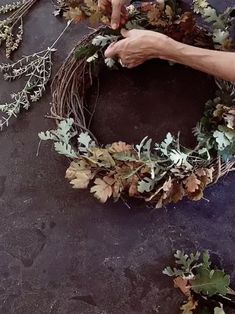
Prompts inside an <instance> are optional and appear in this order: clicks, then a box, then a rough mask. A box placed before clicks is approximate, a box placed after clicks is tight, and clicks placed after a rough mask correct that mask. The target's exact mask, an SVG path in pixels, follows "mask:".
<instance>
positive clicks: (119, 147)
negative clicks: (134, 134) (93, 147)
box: [109, 141, 132, 153]
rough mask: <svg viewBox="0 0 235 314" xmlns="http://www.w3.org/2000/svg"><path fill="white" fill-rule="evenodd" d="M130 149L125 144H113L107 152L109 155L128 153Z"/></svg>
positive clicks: (130, 147) (129, 146)
mask: <svg viewBox="0 0 235 314" xmlns="http://www.w3.org/2000/svg"><path fill="white" fill-rule="evenodd" d="M131 149H132V146H131V145H129V144H126V143H125V142H121V141H120V142H115V143H113V144H112V145H111V146H110V148H109V151H110V152H111V153H121V152H127V151H130V150H131Z"/></svg>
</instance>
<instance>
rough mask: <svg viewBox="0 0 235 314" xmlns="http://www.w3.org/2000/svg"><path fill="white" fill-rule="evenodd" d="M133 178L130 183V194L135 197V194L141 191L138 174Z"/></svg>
mask: <svg viewBox="0 0 235 314" xmlns="http://www.w3.org/2000/svg"><path fill="white" fill-rule="evenodd" d="M131 179H132V180H131V184H130V187H129V196H130V197H133V196H135V195H138V194H139V192H138V182H139V178H138V176H136V175H134V176H133V177H132V178H131Z"/></svg>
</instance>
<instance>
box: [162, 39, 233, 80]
mask: <svg viewBox="0 0 235 314" xmlns="http://www.w3.org/2000/svg"><path fill="white" fill-rule="evenodd" d="M169 41H171V43H169V46H171V49H170V51H171V55H170V56H169V59H171V60H172V61H174V62H177V63H181V64H184V65H187V66H190V67H192V68H194V69H196V70H200V71H202V72H205V73H208V74H211V75H213V76H216V77H219V78H222V79H224V80H227V81H232V82H235V53H234V52H224V51H213V50H208V49H201V48H197V47H192V46H189V45H185V44H182V43H179V42H176V41H174V40H172V39H169ZM162 58H163V59H168V57H167V56H165V58H164V56H162Z"/></svg>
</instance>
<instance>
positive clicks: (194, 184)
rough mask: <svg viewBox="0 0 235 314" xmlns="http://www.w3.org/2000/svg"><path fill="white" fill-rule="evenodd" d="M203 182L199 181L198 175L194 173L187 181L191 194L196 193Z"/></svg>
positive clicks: (187, 187)
mask: <svg viewBox="0 0 235 314" xmlns="http://www.w3.org/2000/svg"><path fill="white" fill-rule="evenodd" d="M200 184H201V181H200V180H198V178H197V177H196V175H195V174H194V173H192V174H191V175H190V176H189V177H188V178H187V179H186V180H185V186H186V189H187V191H188V192H189V193H194V192H196V191H197V190H198V189H199V187H200Z"/></svg>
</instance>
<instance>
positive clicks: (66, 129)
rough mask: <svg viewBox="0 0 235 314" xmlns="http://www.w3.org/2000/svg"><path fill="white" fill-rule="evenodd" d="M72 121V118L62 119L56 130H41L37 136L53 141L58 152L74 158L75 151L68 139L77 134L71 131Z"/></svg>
mask: <svg viewBox="0 0 235 314" xmlns="http://www.w3.org/2000/svg"><path fill="white" fill-rule="evenodd" d="M73 122H74V121H73V119H66V120H62V121H61V122H60V123H59V124H58V127H57V129H56V130H50V131H46V132H41V133H39V134H38V136H39V138H40V139H41V140H42V141H47V140H52V141H54V148H55V151H56V152H57V153H58V154H60V155H64V156H66V157H69V158H76V157H77V153H76V152H75V150H74V149H73V148H72V146H71V144H70V143H69V141H70V139H71V138H73V137H74V136H75V135H76V134H77V132H74V131H73Z"/></svg>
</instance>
